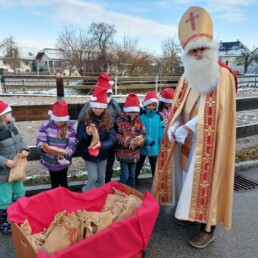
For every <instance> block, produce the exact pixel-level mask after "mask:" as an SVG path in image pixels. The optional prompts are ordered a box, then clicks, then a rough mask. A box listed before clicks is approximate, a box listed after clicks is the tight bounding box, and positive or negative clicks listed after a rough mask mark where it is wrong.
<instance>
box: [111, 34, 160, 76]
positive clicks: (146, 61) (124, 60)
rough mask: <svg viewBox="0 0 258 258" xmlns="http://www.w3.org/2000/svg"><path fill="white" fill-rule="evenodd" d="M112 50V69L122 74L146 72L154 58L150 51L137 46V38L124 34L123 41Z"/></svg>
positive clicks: (148, 70) (150, 67)
mask: <svg viewBox="0 0 258 258" xmlns="http://www.w3.org/2000/svg"><path fill="white" fill-rule="evenodd" d="M112 52H113V55H114V57H113V59H114V63H113V69H114V70H116V72H118V73H119V74H120V75H122V76H124V75H130V76H131V75H136V74H142V73H148V72H150V70H151V69H152V66H153V63H154V60H155V58H154V57H153V56H152V55H151V54H150V53H148V52H145V51H143V50H140V49H139V48H138V40H136V39H130V38H129V37H128V36H125V37H124V40H123V43H122V44H121V45H119V44H117V45H116V46H115V47H114V49H113V51H112Z"/></svg>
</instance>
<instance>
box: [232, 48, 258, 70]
mask: <svg viewBox="0 0 258 258" xmlns="http://www.w3.org/2000/svg"><path fill="white" fill-rule="evenodd" d="M257 61H258V51H257V49H254V50H253V51H250V50H249V49H248V48H247V47H245V46H244V45H243V46H242V48H241V56H239V57H237V58H236V61H235V64H236V65H241V66H243V67H244V73H247V69H248V67H249V66H250V64H251V63H252V62H255V63H257Z"/></svg>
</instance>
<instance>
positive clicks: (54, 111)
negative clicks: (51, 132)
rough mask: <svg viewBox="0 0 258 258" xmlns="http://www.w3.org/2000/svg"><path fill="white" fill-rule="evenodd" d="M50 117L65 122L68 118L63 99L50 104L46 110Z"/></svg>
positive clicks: (66, 107)
mask: <svg viewBox="0 0 258 258" xmlns="http://www.w3.org/2000/svg"><path fill="white" fill-rule="evenodd" d="M48 114H49V115H50V119H52V120H53V121H56V122H66V121H68V120H69V119H70V117H69V113H68V106H67V103H66V101H65V100H61V101H57V102H55V103H54V104H53V105H52V106H51V110H49V111H48Z"/></svg>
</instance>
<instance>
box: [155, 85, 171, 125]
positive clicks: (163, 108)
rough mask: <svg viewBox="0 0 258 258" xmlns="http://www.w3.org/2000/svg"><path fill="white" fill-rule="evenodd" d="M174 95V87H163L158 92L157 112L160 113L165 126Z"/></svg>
mask: <svg viewBox="0 0 258 258" xmlns="http://www.w3.org/2000/svg"><path fill="white" fill-rule="evenodd" d="M173 97H174V89H173V88H165V89H164V90H162V91H161V92H160V94H159V107H158V110H159V113H160V114H161V115H162V117H163V120H164V123H165V126H167V123H168V120H169V117H170V114H171V107H172V103H173Z"/></svg>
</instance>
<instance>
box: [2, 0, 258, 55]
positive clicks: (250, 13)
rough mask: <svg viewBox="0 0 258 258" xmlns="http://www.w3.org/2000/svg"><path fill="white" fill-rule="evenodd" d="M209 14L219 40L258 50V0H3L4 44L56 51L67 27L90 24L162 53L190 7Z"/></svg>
mask: <svg viewBox="0 0 258 258" xmlns="http://www.w3.org/2000/svg"><path fill="white" fill-rule="evenodd" d="M193 5H194V6H201V7H203V8H205V9H206V10H207V11H208V12H209V13H210V15H211V17H212V20H213V24H214V38H215V39H216V40H217V41H220V40H222V41H235V40H237V39H239V40H240V41H241V42H243V43H244V44H245V45H246V46H247V47H249V48H250V49H251V50H252V49H253V48H254V47H258V31H257V26H258V0H207V1H191V0H181V1H179V0H163V1H162V0H161V1H159V0H156V1H153V0H147V1H145V0H130V1H127V0H124V1H118V0H107V1H100V0H94V1H87V0H47V1H46V0H0V6H1V8H0V21H1V23H0V32H1V33H0V41H1V40H2V39H3V38H6V37H9V36H10V35H12V36H13V37H14V39H15V40H16V42H17V43H18V45H19V46H21V47H24V46H27V47H35V48H39V49H42V48H44V47H50V48H51V47H55V42H56V39H57V37H58V34H59V33H60V32H61V31H62V30H63V27H64V26H65V25H74V26H76V27H78V28H82V29H84V28H85V29H87V28H88V27H89V25H90V24H91V23H92V22H105V23H109V24H112V25H114V26H115V28H116V30H117V34H116V40H117V41H120V42H121V41H122V38H123V37H124V35H128V36H130V37H131V38H132V39H137V40H138V46H139V47H141V48H142V49H144V50H147V51H150V52H153V53H159V52H160V51H161V43H162V41H163V40H164V39H167V38H169V37H170V38H171V37H172V38H175V39H176V40H178V38H177V27H178V23H179V20H180V18H181V16H182V14H183V13H184V12H185V10H186V9H187V8H188V7H189V6H193Z"/></svg>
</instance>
